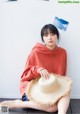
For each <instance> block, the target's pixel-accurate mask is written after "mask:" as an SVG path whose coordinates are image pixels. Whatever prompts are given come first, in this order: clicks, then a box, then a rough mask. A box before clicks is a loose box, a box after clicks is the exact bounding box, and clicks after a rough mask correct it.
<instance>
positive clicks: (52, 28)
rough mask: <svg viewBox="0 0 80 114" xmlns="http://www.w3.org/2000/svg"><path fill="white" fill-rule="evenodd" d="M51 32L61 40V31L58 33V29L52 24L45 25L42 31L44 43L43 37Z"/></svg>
mask: <svg viewBox="0 0 80 114" xmlns="http://www.w3.org/2000/svg"><path fill="white" fill-rule="evenodd" d="M49 31H50V32H51V33H54V34H56V35H57V38H58V40H59V31H58V29H57V28H56V27H55V26H54V25H52V24H47V25H44V26H43V28H42V29H41V39H42V41H43V42H44V40H43V36H44V35H45V34H47V33H48V32H49Z"/></svg>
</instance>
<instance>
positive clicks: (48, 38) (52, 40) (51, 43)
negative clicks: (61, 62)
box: [43, 32, 58, 48]
mask: <svg viewBox="0 0 80 114" xmlns="http://www.w3.org/2000/svg"><path fill="white" fill-rule="evenodd" d="M43 40H44V42H45V44H46V46H47V47H52V48H53V47H55V45H56V43H57V40H58V38H57V35H56V34H54V33H51V32H48V33H45V35H44V36H43Z"/></svg>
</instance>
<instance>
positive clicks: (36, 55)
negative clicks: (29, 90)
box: [20, 43, 67, 95]
mask: <svg viewBox="0 0 80 114" xmlns="http://www.w3.org/2000/svg"><path fill="white" fill-rule="evenodd" d="M66 66H67V54H66V51H65V49H63V48H61V47H57V46H56V47H55V48H54V49H53V50H49V49H48V48H47V47H46V46H45V45H43V44H40V43H37V44H36V45H35V46H34V47H33V49H32V51H31V53H30V55H29V56H28V59H27V62H26V65H25V69H24V72H23V73H22V76H21V81H20V92H21V95H23V94H24V93H25V90H26V87H27V84H28V82H29V81H30V80H32V79H34V78H37V77H38V76H39V75H40V74H39V70H41V69H44V68H45V69H47V71H48V72H49V73H55V74H60V75H63V76H65V75H66Z"/></svg>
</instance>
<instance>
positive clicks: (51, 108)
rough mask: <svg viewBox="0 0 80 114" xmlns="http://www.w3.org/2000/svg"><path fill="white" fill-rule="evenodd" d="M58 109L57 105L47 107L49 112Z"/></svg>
mask: <svg viewBox="0 0 80 114" xmlns="http://www.w3.org/2000/svg"><path fill="white" fill-rule="evenodd" d="M56 111H57V107H54V106H51V107H48V108H47V112H56Z"/></svg>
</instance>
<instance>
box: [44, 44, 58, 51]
mask: <svg viewBox="0 0 80 114" xmlns="http://www.w3.org/2000/svg"><path fill="white" fill-rule="evenodd" d="M46 47H47V48H48V49H50V50H53V49H54V48H55V47H56V45H53V46H49V45H46Z"/></svg>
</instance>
